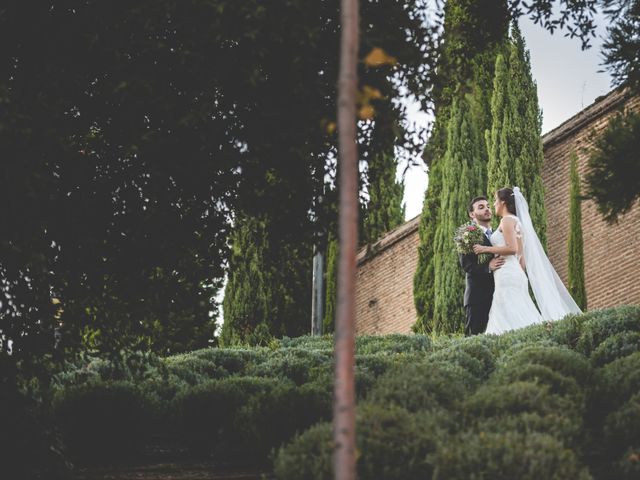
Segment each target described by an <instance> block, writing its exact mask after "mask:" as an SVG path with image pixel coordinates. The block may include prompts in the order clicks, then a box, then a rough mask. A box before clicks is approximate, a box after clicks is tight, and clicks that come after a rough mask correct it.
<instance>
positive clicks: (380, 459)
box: [52, 307, 640, 480]
mask: <svg viewBox="0 0 640 480" xmlns="http://www.w3.org/2000/svg"><path fill="white" fill-rule="evenodd" d="M332 348H333V340H332V338H331V337H327V336H325V337H319V338H316V337H301V338H297V339H288V338H284V339H281V340H274V341H272V342H271V343H270V344H269V347H257V348H237V349H219V348H208V349H202V350H198V351H195V352H191V353H188V354H183V355H176V356H173V357H168V358H159V357H155V356H152V355H146V354H136V353H135V352H121V354H120V355H119V356H117V357H116V358H112V359H97V358H94V357H89V356H85V357H81V358H79V359H78V360H77V361H76V362H74V363H71V364H68V365H67V368H66V370H65V371H63V372H60V373H59V374H58V375H56V377H55V380H54V383H53V386H54V390H55V392H56V393H55V401H54V403H53V407H54V408H53V409H52V412H53V413H54V416H53V417H52V418H53V419H54V420H55V422H57V427H58V429H59V431H60V432H61V433H62V439H63V441H64V444H65V447H66V450H67V451H68V452H69V453H70V454H71V455H72V458H74V459H77V460H79V462H80V463H89V462H109V463H113V464H117V463H119V462H124V461H128V460H129V459H131V458H133V457H134V456H135V455H138V454H139V452H140V451H141V449H142V448H143V447H146V446H149V445H150V442H151V441H153V442H159V443H163V442H165V447H164V448H167V447H166V445H170V446H171V447H172V448H178V449H180V450H184V449H187V450H188V451H189V452H190V454H191V455H192V456H193V458H195V459H198V458H201V459H211V458H213V459H214V461H215V462H216V463H219V464H232V463H242V464H243V465H246V464H247V462H253V463H256V464H261V465H268V464H269V462H271V461H272V462H273V464H274V466H275V472H276V474H277V475H278V477H279V478H311V479H313V478H329V477H330V476H331V451H332V443H331V428H330V425H329V424H328V423H326V422H327V421H328V420H330V418H331V415H332V398H333V363H332V362H333V356H332ZM357 351H358V353H357V355H356V363H355V365H354V367H355V378H356V393H357V395H358V401H359V408H358V420H357V421H358V433H357V438H358V452H359V461H358V472H359V475H360V478H525V479H526V478H590V477H589V475H591V476H593V478H595V479H603V480H604V479H607V478H610V476H611V475H614V476H615V478H636V477H635V476H637V474H638V459H640V451H639V450H640V441H638V437H637V432H638V431H639V429H640V423H639V422H640V400H639V398H640V397H639V396H640V308H638V307H621V308H617V309H610V310H600V311H594V312H589V313H587V314H585V315H580V316H568V317H566V318H565V319H563V320H560V321H558V322H554V323H545V324H541V325H535V326H531V327H528V328H525V329H522V330H519V331H515V332H509V333H506V334H504V335H500V336H492V335H478V336H474V337H469V338H463V337H456V336H449V337H435V338H430V337H426V336H422V335H406V336H405V335H388V336H382V337H359V338H358V339H357ZM151 437H153V438H151ZM485 446H486V448H485ZM247 452H249V453H247ZM536 458H537V459H538V460H536ZM517 459H521V460H522V461H521V462H520V464H518V462H517ZM536 462H537V463H536Z"/></svg>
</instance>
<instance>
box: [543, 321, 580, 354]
mask: <svg viewBox="0 0 640 480" xmlns="http://www.w3.org/2000/svg"><path fill="white" fill-rule="evenodd" d="M584 321H585V316H584V315H567V316H566V317H564V318H563V319H561V320H558V321H556V322H552V323H550V324H549V329H550V332H549V333H550V336H549V339H550V340H551V341H553V342H555V343H557V344H558V345H563V346H565V347H569V348H571V349H572V350H573V349H575V348H576V345H577V344H578V341H579V339H580V335H581V334H582V324H583V323H584Z"/></svg>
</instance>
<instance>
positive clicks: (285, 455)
mask: <svg viewBox="0 0 640 480" xmlns="http://www.w3.org/2000/svg"><path fill="white" fill-rule="evenodd" d="M450 425H451V422H450V420H449V418H448V416H447V415H443V414H442V413H441V412H440V413H411V412H409V411H407V410H405V409H404V408H401V407H397V406H394V405H387V406H382V405H376V404H371V403H364V404H362V405H361V406H360V407H359V409H358V415H357V419H356V437H357V443H358V451H359V456H358V459H357V471H358V478H359V479H360V480H378V479H381V478H384V479H388V480H395V479H397V480H411V479H416V480H418V479H424V478H431V476H432V474H433V469H434V465H433V460H432V456H433V454H434V453H435V452H436V451H437V449H438V446H439V445H440V443H441V442H442V441H443V440H444V439H445V438H446V437H447V435H448V429H449V427H450ZM331 432H332V430H331V425H330V424H328V423H325V424H319V425H315V426H313V427H311V428H310V429H309V430H307V431H306V432H304V433H303V434H301V435H299V436H297V437H296V438H295V439H294V440H293V441H292V442H291V443H290V444H289V445H288V446H287V447H286V448H283V449H280V451H279V452H278V455H277V457H276V460H275V473H276V476H277V477H278V478H280V479H283V480H289V479H291V480H294V479H296V480H297V479H301V478H304V479H314V480H315V479H318V480H320V479H323V480H324V479H331V478H333V475H332V467H331V455H332V451H333V439H332V433H331ZM392 445H397V446H401V447H400V448H390V446H392Z"/></svg>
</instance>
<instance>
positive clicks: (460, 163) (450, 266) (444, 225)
mask: <svg viewBox="0 0 640 480" xmlns="http://www.w3.org/2000/svg"><path fill="white" fill-rule="evenodd" d="M470 100H471V99H470V98H468V97H465V98H462V99H460V100H457V99H456V100H454V101H453V106H452V109H451V119H450V120H449V125H448V129H447V150H446V153H445V156H444V162H443V171H442V183H443V185H447V189H446V190H443V191H442V195H441V203H440V214H441V217H440V218H441V220H440V222H439V223H438V228H437V230H436V235H435V239H434V258H435V262H434V274H435V282H434V292H435V299H434V313H433V331H434V332H440V333H450V332H458V331H461V330H462V327H463V325H464V312H463V309H462V301H463V292H464V276H463V275H461V272H460V267H459V265H458V255H457V253H456V250H455V245H454V243H453V235H454V232H455V229H456V227H457V226H458V225H460V224H461V223H464V222H465V221H467V220H468V214H467V208H466V207H467V204H468V203H469V199H470V198H472V197H473V196H474V195H476V193H477V192H478V191H479V189H480V188H482V185H483V180H484V178H485V177H484V176H483V175H482V170H478V168H479V166H482V165H483V164H482V163H481V162H478V158H481V156H482V150H483V148H484V145H483V142H482V138H481V135H480V132H479V130H478V125H477V122H476V119H475V118H474V116H473V115H472V109H471V105H470Z"/></svg>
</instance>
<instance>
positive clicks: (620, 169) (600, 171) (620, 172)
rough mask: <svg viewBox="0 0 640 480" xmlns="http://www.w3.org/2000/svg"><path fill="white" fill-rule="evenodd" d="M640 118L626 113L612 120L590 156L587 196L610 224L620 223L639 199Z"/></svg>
mask: <svg viewBox="0 0 640 480" xmlns="http://www.w3.org/2000/svg"><path fill="white" fill-rule="evenodd" d="M638 151H640V114H638V113H634V112H630V111H629V112H624V113H620V114H617V115H615V116H614V117H613V118H612V119H611V120H609V125H608V126H607V128H606V130H605V131H604V132H603V133H602V134H601V135H599V136H598V138H597V139H596V140H595V146H594V148H593V150H592V151H591V153H590V156H589V161H588V165H589V170H588V172H587V175H586V178H585V183H586V195H587V196H588V197H590V198H591V199H593V200H594V201H595V202H596V204H597V205H598V211H599V212H600V213H601V214H602V216H603V217H604V219H605V220H606V221H607V222H609V223H615V222H617V220H618V218H619V216H620V215H623V214H625V213H626V212H628V211H629V210H631V208H632V207H633V205H634V204H635V202H636V200H637V199H638V198H640V168H638Z"/></svg>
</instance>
